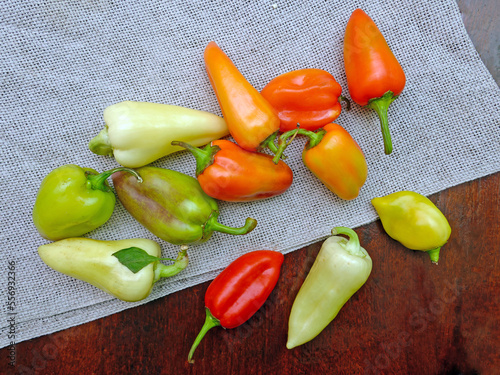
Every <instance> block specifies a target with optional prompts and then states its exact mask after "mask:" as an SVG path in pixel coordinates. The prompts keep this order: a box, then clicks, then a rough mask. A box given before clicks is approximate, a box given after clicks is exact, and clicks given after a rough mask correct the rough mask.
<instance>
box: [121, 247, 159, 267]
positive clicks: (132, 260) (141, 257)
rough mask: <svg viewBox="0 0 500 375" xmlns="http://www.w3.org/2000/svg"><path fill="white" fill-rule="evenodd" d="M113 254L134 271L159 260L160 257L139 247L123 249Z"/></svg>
mask: <svg viewBox="0 0 500 375" xmlns="http://www.w3.org/2000/svg"><path fill="white" fill-rule="evenodd" d="M113 255H114V256H115V257H116V258H118V260H119V261H120V263H121V264H123V265H124V266H125V267H127V268H128V269H129V270H130V271H132V272H133V273H137V272H139V271H140V270H142V269H143V268H144V267H146V266H147V265H148V264H150V263H153V262H156V261H157V260H159V258H157V257H155V256H152V255H149V254H148V253H147V252H146V251H144V250H143V249H141V248H138V247H129V248H127V249H121V250H118V251H117V252H116V253H113Z"/></svg>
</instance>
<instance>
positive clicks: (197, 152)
mask: <svg viewBox="0 0 500 375" xmlns="http://www.w3.org/2000/svg"><path fill="white" fill-rule="evenodd" d="M171 145H172V146H179V147H184V148H185V149H186V150H188V151H189V152H191V153H192V154H193V156H194V158H195V159H196V177H198V176H199V175H200V174H202V173H203V171H204V170H205V169H206V168H207V167H209V166H210V165H212V164H213V163H214V156H215V154H216V153H217V152H219V151H220V147H219V146H212V145H211V143H209V144H207V145H206V146H205V147H204V148H198V147H194V146H192V145H190V144H189V143H186V142H181V141H172V142H171Z"/></svg>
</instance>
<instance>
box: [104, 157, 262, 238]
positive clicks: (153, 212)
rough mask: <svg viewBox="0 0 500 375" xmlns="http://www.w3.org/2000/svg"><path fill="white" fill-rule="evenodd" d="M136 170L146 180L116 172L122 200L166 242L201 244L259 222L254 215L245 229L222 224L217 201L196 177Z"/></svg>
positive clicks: (115, 185)
mask: <svg viewBox="0 0 500 375" xmlns="http://www.w3.org/2000/svg"><path fill="white" fill-rule="evenodd" d="M136 172H137V173H138V174H139V175H140V176H141V178H142V183H141V182H138V180H137V179H136V178H135V177H134V176H131V175H129V174H127V173H122V172H118V173H115V174H113V176H112V179H113V186H114V188H115V191H116V194H117V196H118V199H119V200H120V202H121V203H122V205H123V206H124V207H125V209H126V210H127V211H128V212H129V213H130V214H131V215H132V216H133V217H134V218H135V219H136V220H137V221H138V222H139V223H141V224H142V225H143V226H144V227H145V228H146V229H148V230H149V231H150V232H152V233H153V234H154V235H156V236H157V237H159V238H161V239H162V240H164V241H167V242H170V243H172V244H176V245H184V244H185V245H187V244H197V243H202V242H205V241H207V240H208V239H209V238H210V237H211V236H212V233H213V232H214V231H218V232H223V233H228V234H233V235H240V234H246V233H248V232H250V231H251V230H253V229H254V228H255V226H256V225H257V221H256V220H254V219H251V218H247V219H246V222H245V225H244V226H243V227H241V228H232V227H228V226H225V225H223V224H220V223H219V222H218V221H217V218H218V216H219V208H218V205H217V202H216V201H215V199H213V198H211V197H209V196H208V195H207V194H206V193H205V192H204V191H203V189H202V188H201V186H200V184H199V183H198V181H197V180H196V178H193V177H191V176H188V175H185V174H183V173H180V172H177V171H173V170H169V169H164V168H157V167H149V166H148V167H141V168H138V169H136ZM131 177H132V178H131Z"/></svg>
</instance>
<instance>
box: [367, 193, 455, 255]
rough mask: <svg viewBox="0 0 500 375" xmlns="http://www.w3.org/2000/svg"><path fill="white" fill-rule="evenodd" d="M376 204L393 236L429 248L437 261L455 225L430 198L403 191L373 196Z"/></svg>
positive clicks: (409, 244)
mask: <svg viewBox="0 0 500 375" xmlns="http://www.w3.org/2000/svg"><path fill="white" fill-rule="evenodd" d="M372 204H373V206H374V207H375V209H376V210H377V213H378V214H379V216H380V220H381V221H382V225H383V227H384V230H385V231H386V232H387V234H388V235H389V236H391V237H392V238H393V239H395V240H396V241H399V242H400V243H401V244H402V245H403V246H405V247H407V248H408V249H411V250H420V251H425V252H427V253H428V254H429V256H430V258H431V261H432V262H433V263H435V264H437V262H438V260H439V251H440V250H441V247H442V246H443V245H444V244H445V243H446V242H447V241H448V239H449V238H450V235H451V227H450V224H449V223H448V220H447V219H446V217H445V216H444V215H443V213H442V212H441V211H440V210H439V209H438V208H437V207H436V206H435V205H434V203H432V202H431V201H430V199H428V198H427V197H424V196H423V195H421V194H418V193H415V192H413V191H399V192H396V193H392V194H389V195H387V196H385V197H381V198H373V199H372Z"/></svg>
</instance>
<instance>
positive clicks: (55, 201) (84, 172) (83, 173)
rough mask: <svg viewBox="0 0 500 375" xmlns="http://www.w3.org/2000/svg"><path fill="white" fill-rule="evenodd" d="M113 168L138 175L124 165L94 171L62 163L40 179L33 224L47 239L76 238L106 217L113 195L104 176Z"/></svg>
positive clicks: (95, 226)
mask: <svg viewBox="0 0 500 375" xmlns="http://www.w3.org/2000/svg"><path fill="white" fill-rule="evenodd" d="M117 171H124V172H125V171H126V172H127V173H130V174H131V175H134V178H135V179H137V178H139V179H140V177H139V176H138V175H137V173H136V172H135V171H133V170H132V169H128V168H123V167H121V168H115V169H111V170H109V171H106V172H102V173H100V174H99V173H98V172H96V171H95V170H94V169H91V168H82V167H79V166H77V165H74V164H67V165H63V166H61V167H59V168H56V169H54V170H53V171H52V172H50V173H49V174H48V175H47V176H46V177H45V178H44V179H43V181H42V183H41V185H40V188H39V190H38V194H37V197H36V201H35V205H34V207H33V223H34V224H35V227H36V229H37V230H38V232H39V233H40V235H41V236H42V237H44V238H46V239H48V240H52V241H57V240H61V239H63V238H69V237H79V236H82V235H84V234H85V233H88V232H90V231H91V230H94V229H96V228H97V227H99V226H101V225H103V224H104V223H105V222H106V221H108V220H109V218H110V217H111V214H112V213H113V210H114V207H115V202H116V198H115V195H114V193H113V190H112V189H111V187H110V186H109V185H108V183H107V181H106V179H107V178H108V177H109V176H111V175H112V174H113V173H115V172H117Z"/></svg>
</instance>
